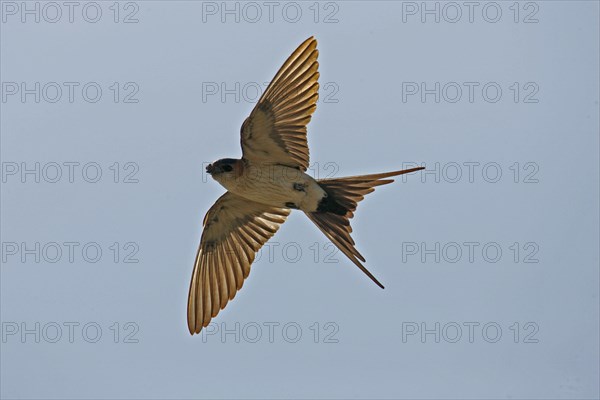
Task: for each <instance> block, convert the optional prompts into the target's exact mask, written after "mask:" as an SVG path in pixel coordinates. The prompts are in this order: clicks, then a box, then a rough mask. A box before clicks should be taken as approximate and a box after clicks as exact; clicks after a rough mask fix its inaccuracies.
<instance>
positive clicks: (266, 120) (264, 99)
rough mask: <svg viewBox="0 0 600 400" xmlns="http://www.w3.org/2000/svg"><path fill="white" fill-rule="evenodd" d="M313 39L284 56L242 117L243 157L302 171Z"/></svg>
mask: <svg viewBox="0 0 600 400" xmlns="http://www.w3.org/2000/svg"><path fill="white" fill-rule="evenodd" d="M318 56H319V51H318V50H317V41H316V40H315V39H314V38H313V37H310V38H308V39H307V40H306V41H304V42H303V43H302V44H301V45H300V46H299V47H298V48H297V49H296V50H295V51H294V52H293V53H292V55H291V56H290V57H289V58H288V59H287V60H286V62H285V63H284V64H283V66H282V67H281V68H280V69H279V71H278V72H277V74H275V77H274V78H273V80H272V81H271V83H270V84H269V86H268V87H267V89H266V90H265V92H264V93H263V95H262V96H261V97H260V99H259V100H258V102H257V104H256V106H255V107H254V109H253V110H252V113H250V116H249V117H248V118H246V120H245V121H244V124H243V125H242V130H241V144H242V151H243V154H244V155H243V157H244V158H245V159H246V160H249V161H250V162H252V163H254V164H256V165H261V164H282V165H287V166H290V167H293V168H298V169H301V170H302V171H306V170H307V168H308V163H309V150H308V143H307V139H306V125H308V123H309V122H310V120H311V118H312V114H313V113H314V112H315V110H316V108H317V105H316V103H317V100H318V98H319V82H318V81H319V63H318V61H317V58H318Z"/></svg>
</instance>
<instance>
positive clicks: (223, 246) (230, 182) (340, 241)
mask: <svg viewBox="0 0 600 400" xmlns="http://www.w3.org/2000/svg"><path fill="white" fill-rule="evenodd" d="M318 54H319V52H318V50H317V41H316V40H315V39H314V38H312V37H311V38H309V39H307V40H306V41H304V43H302V44H301V45H300V46H299V47H298V48H297V49H296V51H294V53H293V54H292V55H291V56H290V57H289V58H288V59H287V60H286V62H285V63H284V64H283V66H282V67H281V69H280V70H279V71H278V72H277V74H276V75H275V77H274V78H273V80H272V81H271V83H270V84H269V86H268V87H267V89H266V90H265V92H264V93H263V94H262V96H261V98H260V99H259V101H258V103H257V104H256V106H255V107H254V109H253V110H252V113H251V114H250V116H249V117H248V118H247V119H246V120H245V121H244V123H243V124H242V130H241V145H242V154H243V155H242V158H241V159H233V158H223V159H220V160H217V161H215V162H213V163H211V164H209V165H208V166H207V167H206V171H207V172H208V173H209V174H210V175H211V176H212V177H213V178H214V179H215V180H216V181H217V182H219V183H220V184H221V185H222V186H223V187H225V188H226V189H227V192H226V193H225V194H224V195H222V196H221V197H220V198H219V199H218V200H217V201H216V203H215V204H214V205H213V206H212V207H211V208H210V210H208V212H207V213H206V216H205V217H204V221H203V226H204V230H203V232H202V238H201V239H200V246H199V248H198V253H197V255H196V262H195V264H194V270H193V272H192V279H191V283H190V293H189V297H188V309H187V311H188V313H187V314H188V328H189V330H190V333H191V334H194V333H199V332H200V331H201V330H202V328H203V327H205V326H207V325H208V324H209V322H210V320H211V319H212V318H214V317H215V316H216V315H217V314H218V313H219V311H220V310H221V309H223V308H224V307H225V306H226V305H227V303H228V302H229V301H230V300H231V299H233V298H234V297H235V294H236V293H237V291H238V290H239V289H240V288H241V287H242V285H243V283H244V280H245V279H246V278H247V277H248V275H249V274H250V267H251V265H252V263H253V261H254V257H255V255H256V253H257V252H258V251H259V250H260V248H261V247H262V246H263V245H264V244H265V243H266V242H267V241H268V240H269V239H270V238H271V237H272V236H273V235H274V234H275V233H276V232H277V230H278V229H279V227H280V226H281V224H283V223H284V222H285V220H286V218H287V216H288V215H289V214H290V212H291V211H292V210H293V209H297V210H301V211H303V212H304V213H305V214H306V216H307V217H308V218H309V219H310V220H311V221H313V222H314V223H315V225H316V226H317V227H318V228H319V229H320V230H321V231H322V232H323V233H324V234H325V236H327V238H329V240H331V242H332V243H333V244H335V245H336V246H337V247H338V248H339V249H340V251H341V252H342V253H344V254H345V255H346V256H347V257H348V258H349V259H350V261H352V262H353V263H354V264H355V265H356V266H357V267H358V268H360V270H361V271H363V272H364V273H365V274H366V275H367V276H368V277H369V278H371V280H373V282H375V283H376V284H377V285H378V286H380V287H381V288H383V285H382V284H381V283H380V282H379V281H378V280H377V279H376V278H375V277H374V276H373V275H372V274H371V273H370V272H369V271H368V270H367V269H366V268H365V267H364V266H363V265H362V263H361V261H362V262H364V261H365V258H364V257H363V256H362V255H361V254H360V253H359V252H358V250H356V248H355V247H354V240H353V239H352V237H351V236H350V234H351V232H352V228H351V226H350V219H351V218H352V217H353V216H354V212H355V211H356V207H357V205H358V203H359V202H360V201H361V200H363V198H364V196H366V195H367V194H368V193H371V192H373V190H374V188H375V187H376V186H380V185H385V184H388V183H390V182H393V180H392V179H387V178H389V177H392V176H396V175H401V174H405V173H409V172H414V171H417V170H420V169H422V168H412V169H408V170H404V171H393V172H385V173H380V174H372V175H361V176H351V177H343V178H331V179H320V180H315V179H313V178H312V177H311V176H309V175H308V174H306V170H307V169H308V162H309V151H308V143H307V140H306V125H307V124H308V123H309V122H310V120H311V117H312V114H313V112H314V111H315V109H316V102H317V99H318V97H319V95H318V91H319V83H318V79H319V72H318V67H319V63H318V62H317V57H318Z"/></svg>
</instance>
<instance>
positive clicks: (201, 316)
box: [188, 192, 290, 335]
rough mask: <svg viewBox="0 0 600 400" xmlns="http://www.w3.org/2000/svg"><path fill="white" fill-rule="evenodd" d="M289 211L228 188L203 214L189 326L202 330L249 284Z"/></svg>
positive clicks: (191, 290)
mask: <svg viewBox="0 0 600 400" xmlns="http://www.w3.org/2000/svg"><path fill="white" fill-rule="evenodd" d="M289 213H290V210H289V209H287V208H277V207H271V206H268V205H264V204H260V203H256V202H253V201H250V200H246V199H244V198H242V197H239V196H237V195H235V194H232V193H231V192H227V193H225V194H224V195H223V196H221V197H220V198H219V199H218V200H217V202H216V203H215V204H214V205H213V206H212V207H211V208H210V210H208V212H207V213H206V216H205V217H204V222H203V225H204V231H203V232H202V238H201V240H200V246H199V248H198V254H197V255H196V262H195V264H194V272H193V273H192V281H191V283H190V293H189V297H188V328H189V330H190V333H191V334H192V335H193V334H194V333H200V330H201V329H202V328H203V327H205V326H207V325H208V323H209V322H210V320H211V318H213V317H215V316H216V315H217V314H218V313H219V311H220V310H221V309H223V308H224V307H225V306H226V305H227V302H228V301H229V300H231V299H233V298H234V297H235V294H236V293H237V291H238V290H240V288H241V287H242V285H243V284H244V279H246V278H247V277H248V274H249V273H250V266H251V265H252V262H253V261H254V257H255V255H256V252H257V251H258V250H259V249H260V248H261V247H262V246H263V245H264V244H265V243H266V242H267V240H269V239H270V238H271V237H272V236H273V235H274V234H275V232H277V230H278V229H279V226H280V225H281V224H282V223H284V222H285V219H286V218H287V216H288V215H289Z"/></svg>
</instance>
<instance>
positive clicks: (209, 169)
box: [206, 164, 215, 174]
mask: <svg viewBox="0 0 600 400" xmlns="http://www.w3.org/2000/svg"><path fill="white" fill-rule="evenodd" d="M214 170H215V167H213V165H212V164H208V165H207V166H206V172H208V173H209V174H212V173H213V171H214Z"/></svg>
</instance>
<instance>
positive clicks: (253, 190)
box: [215, 160, 327, 212]
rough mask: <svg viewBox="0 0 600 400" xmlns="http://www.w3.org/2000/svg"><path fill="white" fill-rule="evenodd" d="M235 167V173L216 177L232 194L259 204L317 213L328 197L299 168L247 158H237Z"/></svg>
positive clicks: (314, 181)
mask: <svg viewBox="0 0 600 400" xmlns="http://www.w3.org/2000/svg"><path fill="white" fill-rule="evenodd" d="M233 168H234V171H235V174H234V175H233V176H229V177H225V176H223V177H222V178H221V176H222V175H221V176H218V175H217V176H216V177H215V180H217V182H219V183H220V184H221V185H222V186H223V187H224V188H225V189H227V190H229V191H230V192H231V193H234V194H236V195H238V196H240V197H243V198H245V199H248V200H253V201H256V202H258V203H262V204H267V205H270V206H274V207H282V208H291V209H297V210H302V211H305V212H314V211H317V209H318V207H319V202H320V201H321V200H322V199H323V197H326V196H327V193H326V192H325V190H323V188H322V187H321V186H320V185H319V184H318V183H317V181H316V180H315V179H313V177H311V176H310V175H308V174H307V173H305V172H304V171H301V170H299V169H298V168H293V167H288V166H286V165H279V164H272V165H269V164H261V165H253V164H252V163H250V162H247V161H246V162H245V161H244V160H236V162H235V164H234V167H233Z"/></svg>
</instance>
